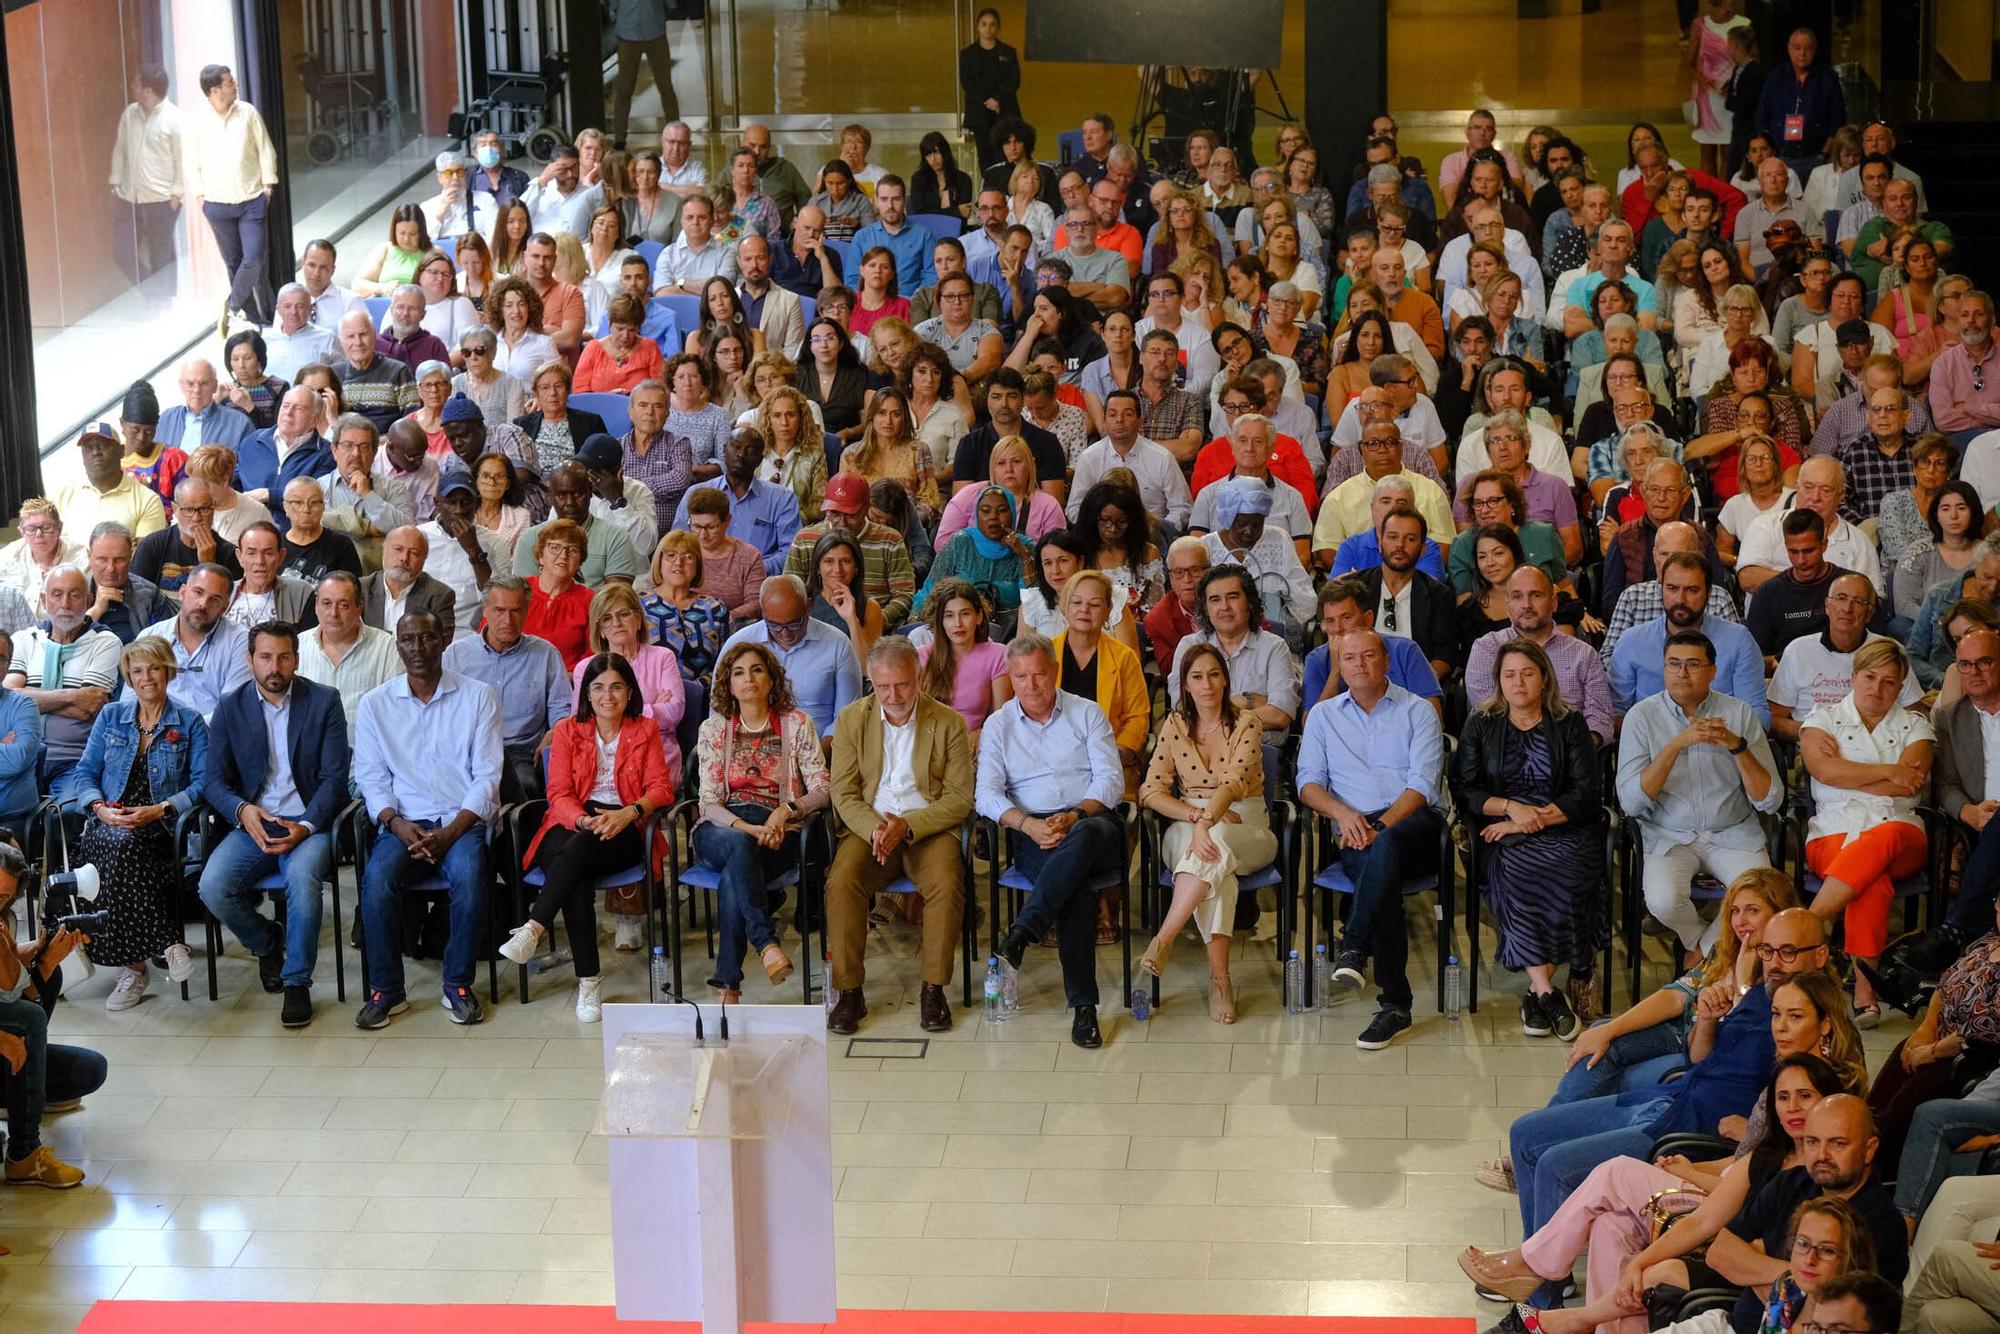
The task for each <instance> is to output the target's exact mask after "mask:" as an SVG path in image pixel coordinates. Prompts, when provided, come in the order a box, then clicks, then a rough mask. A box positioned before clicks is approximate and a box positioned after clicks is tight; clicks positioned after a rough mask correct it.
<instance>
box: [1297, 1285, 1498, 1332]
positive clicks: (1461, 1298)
mask: <svg viewBox="0 0 2000 1334" xmlns="http://www.w3.org/2000/svg"><path fill="white" fill-rule="evenodd" d="M1499 1309H1500V1308H1499V1307H1497V1306H1493V1305H1490V1304H1488V1303H1485V1302H1481V1301H1480V1300H1479V1299H1478V1298H1477V1297H1474V1296H1473V1295H1472V1291H1471V1289H1470V1288H1468V1287H1467V1286H1466V1285H1465V1283H1464V1282H1463V1281H1460V1282H1459V1283H1456V1284H1451V1283H1379V1282H1368V1281H1363V1280H1355V1279H1347V1280H1315V1281H1314V1282H1313V1283H1312V1284H1310V1285H1309V1289H1308V1292H1307V1297H1306V1313H1307V1314H1308V1315H1324V1316H1357V1315H1365V1316H1399V1315H1400V1316H1432V1317H1453V1316H1463V1317H1472V1318H1476V1319H1477V1320H1478V1321H1479V1323H1480V1324H1482V1325H1483V1324H1485V1323H1487V1322H1488V1321H1491V1320H1493V1319H1494V1318H1495V1315H1496V1312H1498V1311H1499Z"/></svg>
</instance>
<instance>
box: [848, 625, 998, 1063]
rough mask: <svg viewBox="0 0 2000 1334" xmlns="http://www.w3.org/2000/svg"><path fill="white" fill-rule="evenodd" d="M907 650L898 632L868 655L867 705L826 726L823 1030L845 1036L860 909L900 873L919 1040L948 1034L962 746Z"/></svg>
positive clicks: (965, 780) (958, 900)
mask: <svg viewBox="0 0 2000 1334" xmlns="http://www.w3.org/2000/svg"><path fill="white" fill-rule="evenodd" d="M917 674H918V663H917V651H916V649H915V648H913V647H912V646H911V644H910V641H909V640H907V639H904V638H903V637H901V636H900V635H889V636H884V637H883V638H881V639H878V640H876V641H875V646H874V647H873V648H872V649H870V650H869V652H868V679H869V682H870V683H871V684H872V685H873V686H874V688H875V693H874V695H873V696H871V697H867V698H863V699H858V700H856V701H854V703H852V704H850V705H848V706H847V707H846V708H844V709H842V710H841V711H840V716H839V718H838V719H836V720H835V722H834V727H833V809H834V814H835V815H836V816H837V817H838V824H837V827H838V829H839V831H840V834H841V839H840V847H839V850H838V851H836V852H835V853H834V856H833V869H832V871H831V872H830V873H829V874H828V876H827V885H826V941H827V949H828V953H829V954H830V956H831V958H832V970H831V976H830V977H829V978H828V979H827V982H828V985H829V986H832V987H833V988H834V989H836V990H837V991H839V993H840V999H839V1000H838V1001H837V1002H836V1003H835V1005H834V1007H833V1009H832V1010H831V1011H830V1012H829V1013H828V1014H827V1016H826V1026H827V1029H828V1031H830V1032H834V1033H843V1034H845V1033H852V1032H854V1030H855V1028H856V1027H857V1026H858V1025H859V1023H860V1021H861V1019H862V1018H863V1016H865V1015H866V1014H867V1013H868V1003H867V1001H865V1000H864V999H862V995H861V983H862V980H863V977H864V974H865V969H864V966H863V963H864V956H865V954H866V948H867V939H868V906H869V903H870V901H871V900H872V899H873V898H874V896H875V894H876V893H877V892H878V891H880V890H881V889H883V888H884V887H885V886H887V885H889V884H891V883H892V882H894V881H895V880H896V879H897V878H898V877H901V876H908V877H909V878H910V879H911V880H912V881H914V882H915V884H916V886H917V892H918V893H920V894H922V895H923V898H924V941H923V974H924V984H923V990H922V992H921V993H920V995H919V999H918V1019H919V1022H920V1023H921V1024H922V1026H923V1029H924V1031H925V1032H926V1033H943V1032H945V1031H947V1030H948V1029H950V1028H951V1006H950V1004H949V1003H948V1002H947V1001H946V1000H945V994H944V989H945V985H946V984H947V983H949V982H950V981H951V972H952V964H953V962H954V960H955V957H956V954H957V947H958V937H959V932H960V929H961V927H962V926H963V924H964V921H965V863H964V861H963V860H962V858H961V856H960V851H959V827H960V826H961V825H962V824H964V823H965V817H966V816H967V815H968V814H970V813H971V810H972V747H971V744H970V742H969V741H968V740H967V737H966V731H965V720H964V719H963V718H961V717H959V715H958V711H957V710H956V709H954V708H952V707H951V706H950V705H949V704H945V703H942V702H940V701H938V700H934V699H932V698H930V697H929V696H927V695H925V694H923V693H922V692H920V691H919V690H918V689H917Z"/></svg>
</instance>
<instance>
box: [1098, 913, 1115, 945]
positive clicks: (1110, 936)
mask: <svg viewBox="0 0 2000 1334" xmlns="http://www.w3.org/2000/svg"><path fill="white" fill-rule="evenodd" d="M1097 943H1098V944H1100V945H1116V944H1117V943H1118V923H1116V922H1114V921H1112V920H1111V916H1110V914H1108V913H1104V912H1100V913H1099V914H1098V917H1097Z"/></svg>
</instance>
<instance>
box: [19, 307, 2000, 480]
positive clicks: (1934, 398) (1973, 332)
mask: <svg viewBox="0 0 2000 1334" xmlns="http://www.w3.org/2000/svg"><path fill="white" fill-rule="evenodd" d="M1958 321H1959V328H1958V346H1957V347H1950V348H1946V349H1945V350H1944V351H1942V352H1940V353H1938V355H1937V360H1936V361H1934V362H1932V363H1931V391H1930V399H1931V416H1932V418H1933V420H1935V421H1936V422H1937V428H1938V429H1939V430H1940V431H1944V432H1946V433H1947V434H1949V435H1950V436H1951V439H1952V443H1953V444H1955V445H1957V446H1958V447H1959V449H1961V450H1963V449H1964V448H1965V447H1966V445H1968V444H1970V443H1971V441H1972V439H1973V437H1975V436H1977V435H1980V434H1981V433H1983V432H1986V431H1990V430H1992V429H1993V428H1994V427H1996V426H2000V361H1996V360H1995V359H1994V355H1993V298H1992V297H1991V296H1989V295H1987V294H1986V293H1985V292H1967V293H1966V294H1965V295H1964V296H1962V297H1960V298H1959V314H1958ZM93 480H94V479H93ZM58 504H59V505H60V502H58ZM63 513H64V514H68V513H69V510H68V509H67V508H64V509H63Z"/></svg>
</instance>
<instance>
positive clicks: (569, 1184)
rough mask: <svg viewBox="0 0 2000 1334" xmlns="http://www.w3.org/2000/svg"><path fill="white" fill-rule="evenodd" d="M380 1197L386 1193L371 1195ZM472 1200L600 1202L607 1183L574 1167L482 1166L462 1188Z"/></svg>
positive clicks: (595, 1170)
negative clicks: (587, 1200) (523, 1198)
mask: <svg viewBox="0 0 2000 1334" xmlns="http://www.w3.org/2000/svg"><path fill="white" fill-rule="evenodd" d="M375 1193H376V1194H383V1193H386V1192H380V1191H378V1192H375ZM465 1193H466V1195H468V1196H470V1197H472V1198H474V1199H514V1198H518V1197H523V1196H526V1197H529V1198H534V1199H540V1198H542V1197H544V1196H546V1197H548V1198H550V1199H565V1198H571V1197H574V1198H580V1199H603V1198H607V1197H609V1195H610V1194H611V1182H610V1179H609V1178H608V1177H607V1176H606V1175H605V1173H604V1169H603V1168H601V1167H577V1166H575V1165H574V1164H555V1163H546V1164H545V1163H506V1164H484V1165H481V1166H479V1167H477V1168H475V1169H474V1170H473V1175H472V1182H471V1184H470V1185H468V1186H467V1187H466V1188H465Z"/></svg>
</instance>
